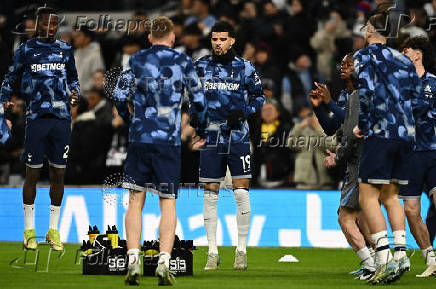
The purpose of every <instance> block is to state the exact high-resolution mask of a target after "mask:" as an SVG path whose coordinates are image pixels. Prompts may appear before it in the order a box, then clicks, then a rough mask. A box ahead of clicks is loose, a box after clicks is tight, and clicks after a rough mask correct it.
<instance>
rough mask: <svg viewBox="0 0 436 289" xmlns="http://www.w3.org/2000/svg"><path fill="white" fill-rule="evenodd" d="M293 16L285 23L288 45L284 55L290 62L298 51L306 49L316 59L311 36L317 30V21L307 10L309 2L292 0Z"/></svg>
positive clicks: (305, 51)
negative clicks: (311, 44)
mask: <svg viewBox="0 0 436 289" xmlns="http://www.w3.org/2000/svg"><path fill="white" fill-rule="evenodd" d="M290 2H291V5H290V9H289V10H290V14H291V18H290V19H289V21H287V23H286V24H285V37H286V47H287V49H284V51H283V53H284V54H285V55H284V56H283V57H284V59H285V60H286V61H285V63H288V62H289V61H290V60H291V58H292V57H293V56H295V55H294V54H295V53H297V52H298V51H304V53H305V54H307V55H309V56H310V58H311V59H312V61H314V60H315V59H316V57H315V51H314V50H313V48H312V46H310V38H311V37H312V36H313V34H314V33H315V31H316V28H317V23H316V21H314V20H313V18H312V17H311V15H310V14H308V12H307V6H308V4H307V3H306V4H305V3H304V2H305V1H302V0H291V1H290Z"/></svg>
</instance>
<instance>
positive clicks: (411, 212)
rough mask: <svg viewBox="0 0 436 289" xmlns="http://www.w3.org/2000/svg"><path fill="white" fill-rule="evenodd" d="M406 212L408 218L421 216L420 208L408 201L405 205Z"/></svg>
mask: <svg viewBox="0 0 436 289" xmlns="http://www.w3.org/2000/svg"><path fill="white" fill-rule="evenodd" d="M404 213H405V214H406V216H407V218H408V219H416V218H420V217H421V212H420V210H419V208H418V207H417V206H414V205H408V204H407V203H405V205H404Z"/></svg>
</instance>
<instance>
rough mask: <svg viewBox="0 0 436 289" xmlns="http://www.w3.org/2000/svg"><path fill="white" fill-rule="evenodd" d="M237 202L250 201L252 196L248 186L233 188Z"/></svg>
mask: <svg viewBox="0 0 436 289" xmlns="http://www.w3.org/2000/svg"><path fill="white" fill-rule="evenodd" d="M233 193H234V195H235V201H236V204H239V203H246V202H250V197H249V193H248V189H247V188H236V189H234V190H233Z"/></svg>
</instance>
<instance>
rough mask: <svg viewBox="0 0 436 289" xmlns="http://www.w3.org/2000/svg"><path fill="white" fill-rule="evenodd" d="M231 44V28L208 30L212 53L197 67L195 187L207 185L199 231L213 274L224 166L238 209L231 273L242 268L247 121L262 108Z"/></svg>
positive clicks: (259, 92) (252, 76)
mask: <svg viewBox="0 0 436 289" xmlns="http://www.w3.org/2000/svg"><path fill="white" fill-rule="evenodd" d="M234 43H235V36H234V31H233V27H232V26H231V25H230V24H229V23H227V22H218V23H216V24H215V25H214V26H213V27H212V30H211V44H212V49H213V54H212V55H208V56H204V57H202V58H200V59H199V60H198V61H197V62H196V69H197V72H198V75H199V76H200V77H201V78H202V81H203V89H204V92H205V96H206V99H207V104H208V107H207V122H208V126H207V133H208V137H207V140H206V145H205V148H203V149H202V150H201V151H200V182H202V183H206V184H205V188H204V211H203V214H204V226H205V228H206V235H207V240H208V244H209V253H208V259H207V263H206V266H205V268H204V269H205V270H215V269H217V267H218V265H219V263H220V258H219V255H218V247H217V243H216V230H217V208H216V206H217V202H218V194H219V186H220V181H222V180H224V177H225V174H226V169H227V166H228V167H229V168H230V172H231V175H232V180H233V193H234V196H235V201H236V207H237V212H236V224H237V228H238V246H237V248H236V252H235V262H234V264H233V268H234V269H236V270H245V269H247V250H246V243H247V235H248V229H249V226H250V215H251V209H250V198H249V195H248V190H249V184H250V178H251V164H250V144H249V129H248V123H247V117H248V116H249V115H251V114H253V113H256V112H257V111H258V110H259V109H260V108H261V107H262V106H263V103H264V101H265V97H264V95H263V89H262V85H261V82H260V79H259V77H258V75H257V73H256V70H255V68H254V66H253V65H252V64H251V63H250V62H248V61H246V60H244V59H242V58H240V57H238V56H236V55H235V52H234V50H233V49H232V46H233V44H234Z"/></svg>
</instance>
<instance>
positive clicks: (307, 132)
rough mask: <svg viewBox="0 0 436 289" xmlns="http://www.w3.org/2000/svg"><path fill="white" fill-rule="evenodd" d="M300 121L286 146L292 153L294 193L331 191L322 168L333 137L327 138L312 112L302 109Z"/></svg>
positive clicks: (329, 182) (330, 180)
mask: <svg viewBox="0 0 436 289" xmlns="http://www.w3.org/2000/svg"><path fill="white" fill-rule="evenodd" d="M298 115H299V117H300V121H299V122H298V123H296V124H295V126H294V128H293V129H292V131H291V133H290V135H289V138H288V146H289V148H291V149H292V150H295V151H296V154H295V175H294V181H295V183H296V184H297V189H309V190H310V189H312V190H316V189H333V188H334V187H335V184H334V179H333V178H332V177H331V176H330V174H329V172H328V170H327V169H326V168H325V166H324V158H325V157H326V156H327V155H326V153H325V151H326V149H329V150H333V149H334V147H335V145H336V139H335V138H334V137H330V136H329V137H328V136H326V135H325V133H324V132H323V130H322V128H321V125H320V124H319V122H318V119H317V118H316V116H314V115H313V112H312V110H311V109H310V108H309V107H307V106H304V107H302V108H300V109H299V111H298Z"/></svg>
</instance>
